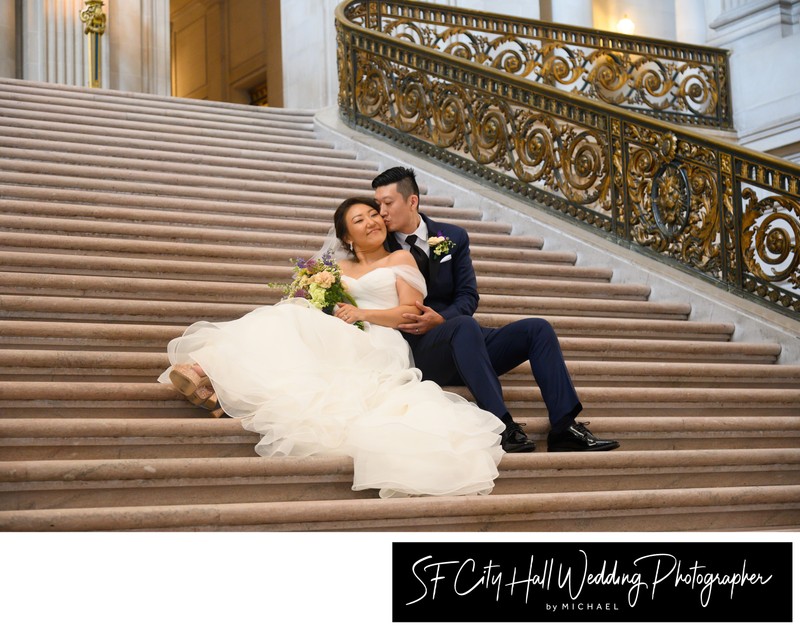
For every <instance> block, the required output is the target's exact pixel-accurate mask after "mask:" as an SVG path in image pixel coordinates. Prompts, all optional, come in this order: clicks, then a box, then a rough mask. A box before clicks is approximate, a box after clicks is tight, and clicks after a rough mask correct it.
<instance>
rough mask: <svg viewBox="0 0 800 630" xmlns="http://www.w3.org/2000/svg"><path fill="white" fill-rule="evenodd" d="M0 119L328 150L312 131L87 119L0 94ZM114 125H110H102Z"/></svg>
mask: <svg viewBox="0 0 800 630" xmlns="http://www.w3.org/2000/svg"><path fill="white" fill-rule="evenodd" d="M0 116H1V117H2V118H3V119H4V121H5V124H7V125H14V124H16V125H19V126H24V127H38V126H39V123H58V124H59V125H61V126H67V125H68V126H70V127H73V128H79V127H84V126H91V127H92V128H93V129H94V131H95V132H96V131H97V130H98V128H100V129H102V132H103V133H104V134H110V135H116V134H118V133H120V132H129V133H134V134H136V133H139V134H149V135H153V136H168V137H171V138H179V137H180V136H188V137H191V138H192V139H193V141H197V140H200V139H202V140H203V141H205V140H206V139H223V140H226V139H228V138H231V137H235V138H237V139H238V140H241V141H243V142H255V143H259V142H263V141H264V140H265V139H266V138H270V139H273V140H274V139H275V138H283V139H284V141H285V142H291V143H293V144H295V143H296V144H298V145H302V146H306V147H318V148H320V149H331V148H332V145H331V144H330V143H329V142H324V141H321V140H318V139H317V138H316V135H315V134H314V132H313V131H307V130H299V129H296V128H288V129H287V128H284V127H282V126H278V125H275V124H271V123H269V122H267V123H266V124H263V123H262V124H258V125H256V124H239V123H227V122H220V121H215V122H214V123H213V124H211V125H197V124H192V123H191V121H187V120H185V119H183V120H181V119H176V120H171V119H170V118H169V117H165V116H153V115H149V114H138V115H137V114H125V113H124V112H123V113H117V112H111V111H102V110H101V111H98V112H97V114H95V112H93V111H92V112H91V114H90V115H89V113H88V112H86V111H85V110H81V109H80V108H76V107H60V106H57V105H53V106H48V107H47V108H46V109H43V108H41V107H39V106H37V105H36V104H27V103H24V102H18V101H17V102H15V101H9V100H6V99H4V98H3V95H2V93H1V92H0ZM104 123H113V124H104Z"/></svg>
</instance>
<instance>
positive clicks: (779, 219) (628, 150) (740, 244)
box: [336, 0, 800, 318]
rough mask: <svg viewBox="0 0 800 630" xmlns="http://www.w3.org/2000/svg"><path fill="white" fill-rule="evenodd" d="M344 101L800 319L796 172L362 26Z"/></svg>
mask: <svg viewBox="0 0 800 630" xmlns="http://www.w3.org/2000/svg"><path fill="white" fill-rule="evenodd" d="M375 4H377V3H375V2H366V0H348V1H346V2H343V3H342V4H340V5H339V6H338V7H337V9H336V24H337V32H338V39H337V54H338V63H339V79H340V81H339V83H340V92H339V105H340V109H341V111H342V115H343V118H344V119H345V120H346V121H347V122H348V123H349V124H351V125H353V126H355V127H360V128H363V129H366V130H368V131H371V132H373V133H376V134H378V135H381V136H383V137H385V138H387V139H389V140H390V141H392V142H395V143H397V144H399V145H402V146H406V147H409V148H412V149H414V150H417V151H419V152H420V153H422V154H424V155H426V156H428V157H431V158H433V159H435V160H437V161H438V162H440V163H443V164H446V165H449V166H450V167H452V168H455V169H458V170H459V171H461V172H462V173H467V174H470V175H472V176H475V177H479V178H482V179H483V180H484V181H487V182H489V183H491V184H492V185H494V186H497V187H499V188H501V189H503V190H505V191H510V192H513V193H516V194H518V195H520V196H522V197H525V198H528V199H533V200H536V201H537V202H539V203H540V204H542V205H543V206H545V207H546V208H548V209H550V210H551V211H552V212H554V213H557V214H559V215H562V216H567V217H570V218H572V219H573V220H575V221H577V222H579V223H581V224H583V225H585V226H588V227H591V228H593V229H595V230H598V231H600V232H601V233H602V234H604V235H605V236H606V237H607V238H609V239H612V240H615V241H617V242H619V243H622V244H625V245H627V246H630V247H634V248H636V249H639V250H641V251H644V252H647V253H650V254H652V255H653V256H654V257H655V258H657V259H658V260H661V261H665V262H668V263H670V264H672V265H674V266H676V267H678V268H681V269H683V270H686V271H690V272H692V273H694V274H696V275H698V276H700V277H702V278H705V279H706V280H709V281H711V282H714V283H716V284H717V285H719V286H721V287H723V288H725V289H726V290H729V291H732V292H736V293H737V294H740V295H743V296H747V297H750V298H752V299H754V300H757V301H759V302H761V303H764V304H767V305H770V306H772V307H774V308H776V309H777V310H779V311H780V312H782V313H784V314H786V315H789V316H792V317H796V318H800V292H799V291H798V289H799V288H800V270H799V268H800V167H798V166H796V165H794V164H792V163H790V162H786V161H784V160H781V159H778V158H774V157H771V156H768V155H765V154H761V153H758V152H754V151H750V150H747V149H744V148H742V147H739V146H737V145H734V144H731V143H727V142H724V141H719V140H713V139H711V138H708V137H706V136H704V135H703V134H701V133H699V131H697V130H694V129H692V128H683V127H679V126H677V125H675V124H672V123H669V122H664V121H659V120H655V119H653V118H652V117H649V116H645V115H643V114H639V113H636V112H631V111H626V110H623V109H622V108H619V107H613V106H609V105H606V104H604V103H600V102H596V101H590V100H588V99H586V98H583V97H581V96H578V95H574V94H571V93H569V92H564V91H562V90H559V89H556V88H554V87H551V86H547V85H543V84H541V83H535V82H531V81H528V80H526V79H523V78H519V77H518V76H516V75H513V74H509V73H506V72H502V71H500V70H497V69H494V68H492V67H489V66H485V65H482V64H479V63H476V62H474V61H470V60H467V59H463V58H459V57H456V56H453V55H448V54H445V53H441V52H439V51H436V50H433V49H431V48H427V47H424V46H421V45H419V44H417V43H414V42H411V41H407V40H403V39H398V38H396V37H391V36H389V35H386V34H384V33H382V32H379V31H376V30H372V29H369V28H366V27H364V26H361V25H359V24H357V23H354V22H352V21H351V20H350V19H349V18H348V17H347V16H348V15H350V16H352V15H353V14H354V10H355V9H358V8H359V7H364V8H367V7H371V6H372V5H375Z"/></svg>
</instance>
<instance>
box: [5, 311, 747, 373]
mask: <svg viewBox="0 0 800 630" xmlns="http://www.w3.org/2000/svg"><path fill="white" fill-rule="evenodd" d="M477 320H478V322H479V323H481V324H483V325H495V324H497V323H498V322H497V321H496V320H497V318H495V317H487V318H482V317H481V316H478V317H477ZM509 321H511V320H509ZM548 321H550V323H551V324H552V325H553V327H554V328H555V330H556V332H558V333H559V336H560V337H573V338H581V337H605V338H609V337H611V338H615V339H622V338H631V337H633V338H637V339H678V340H683V341H690V340H703V341H729V340H730V336H731V333H732V332H733V331H732V328H733V327H732V325H730V324H717V325H714V324H707V323H705V322H687V321H676V320H665V321H659V320H637V319H631V320H625V319H616V320H615V319H603V318H592V317H554V318H551V319H548ZM184 328H185V326H181V325H173V326H169V325H166V326H165V325H157V324H121V323H103V322H67V321H41V322H38V321H32V320H20V319H16V320H15V319H7V320H3V321H2V322H0V332H2V335H0V347H7V348H9V349H13V348H20V347H30V348H36V347H41V348H44V347H55V346H57V347H59V348H64V349H70V348H74V347H76V346H78V347H82V348H86V347H92V348H98V349H103V348H106V347H108V348H112V349H115V350H125V351H128V350H138V349H147V350H152V349H156V350H159V351H161V350H163V349H164V348H165V347H166V344H167V342H168V341H169V340H170V339H172V338H174V337H177V336H179V335H180V334H182V333H183V330H184ZM520 369H522V368H520ZM515 373H516V372H515Z"/></svg>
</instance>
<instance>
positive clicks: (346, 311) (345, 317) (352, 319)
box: [333, 302, 364, 324]
mask: <svg viewBox="0 0 800 630" xmlns="http://www.w3.org/2000/svg"><path fill="white" fill-rule="evenodd" d="M333 314H334V316H335V317H338V318H339V319H341V320H342V321H343V322H346V323H348V324H355V323H356V322H360V321H363V320H364V316H363V314H362V313H361V309H360V308H356V307H355V306H353V305H352V304H347V303H346V302H339V303H338V304H337V305H336V310H335V311H334V312H333Z"/></svg>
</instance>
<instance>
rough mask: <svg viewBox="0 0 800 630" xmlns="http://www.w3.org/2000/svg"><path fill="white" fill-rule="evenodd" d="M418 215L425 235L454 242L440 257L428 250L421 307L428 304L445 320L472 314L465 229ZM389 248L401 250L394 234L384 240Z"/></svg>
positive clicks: (474, 302) (473, 286) (474, 297)
mask: <svg viewBox="0 0 800 630" xmlns="http://www.w3.org/2000/svg"><path fill="white" fill-rule="evenodd" d="M420 217H422V220H423V221H425V224H426V225H427V226H428V235H429V237H430V236H437V235H438V234H439V232H441V233H442V236H446V237H447V238H449V239H450V240H451V241H453V243H454V244H455V247H454V248H452V250H451V251H450V252H449V253H447V254H444V255H443V256H437V255H435V254H434V253H433V249H431V254H430V274H429V275H430V278H429V279H428V295H427V297H426V298H425V306H429V307H430V308H432V309H433V310H434V311H436V312H437V313H439V314H440V315H441V316H442V317H444V318H445V319H450V318H451V317H455V316H456V315H470V316H471V315H472V314H473V313H475V310H476V309H477V308H478V300H479V299H480V298H479V296H478V282H477V280H476V278H475V269H474V267H473V266H472V257H471V256H470V253H469V236H468V235H467V231H466V230H464V229H463V228H460V227H458V226H457V225H452V224H450V223H439V222H438V221H434V220H432V219H429V218H428V217H427V216H425V215H424V214H423V213H421V212H420ZM386 240H387V242H388V245H389V250H390V251H397V250H398V249H402V246H401V245H400V243H398V242H397V239H396V238H395V236H394V234H390V235H389V237H388V238H387V239H386Z"/></svg>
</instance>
